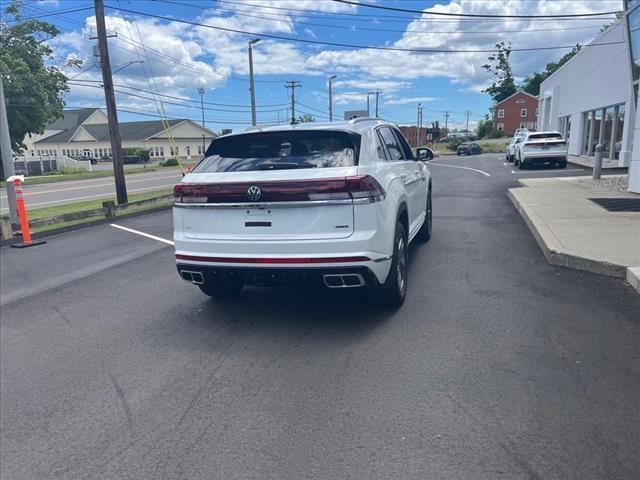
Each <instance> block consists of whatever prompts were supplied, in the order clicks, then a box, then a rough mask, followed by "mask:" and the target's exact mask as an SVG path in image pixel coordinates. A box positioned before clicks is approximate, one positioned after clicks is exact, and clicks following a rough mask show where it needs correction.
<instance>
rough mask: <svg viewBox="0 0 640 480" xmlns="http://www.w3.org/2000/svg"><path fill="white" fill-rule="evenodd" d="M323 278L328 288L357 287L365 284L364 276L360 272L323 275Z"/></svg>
mask: <svg viewBox="0 0 640 480" xmlns="http://www.w3.org/2000/svg"><path fill="white" fill-rule="evenodd" d="M322 280H323V281H324V284H325V286H326V287H327V288H357V287H364V285H365V281H364V278H363V277H362V275H360V274H359V273H338V274H329V275H323V276H322Z"/></svg>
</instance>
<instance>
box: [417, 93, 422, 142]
mask: <svg viewBox="0 0 640 480" xmlns="http://www.w3.org/2000/svg"><path fill="white" fill-rule="evenodd" d="M421 126H422V103H419V104H418V119H417V120H416V147H419V146H420V127H421Z"/></svg>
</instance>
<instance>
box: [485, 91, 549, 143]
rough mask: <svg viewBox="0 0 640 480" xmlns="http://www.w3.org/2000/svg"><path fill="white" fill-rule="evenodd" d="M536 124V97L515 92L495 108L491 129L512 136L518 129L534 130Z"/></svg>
mask: <svg viewBox="0 0 640 480" xmlns="http://www.w3.org/2000/svg"><path fill="white" fill-rule="evenodd" d="M537 124H538V97H536V96H533V95H531V94H529V93H527V92H516V93H514V94H513V95H511V96H510V97H507V98H505V99H504V100H502V101H501V102H500V103H498V104H497V105H496V106H495V109H494V111H493V128H495V129H496V130H499V131H501V132H503V133H504V134H505V135H508V136H512V135H513V134H514V133H516V130H517V129H518V128H528V129H529V130H535V129H536V126H537Z"/></svg>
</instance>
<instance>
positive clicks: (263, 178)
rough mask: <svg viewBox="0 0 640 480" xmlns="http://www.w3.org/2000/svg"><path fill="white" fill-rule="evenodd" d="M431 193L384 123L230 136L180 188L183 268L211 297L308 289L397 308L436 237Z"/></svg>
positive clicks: (177, 211) (424, 174) (177, 225)
mask: <svg viewBox="0 0 640 480" xmlns="http://www.w3.org/2000/svg"><path fill="white" fill-rule="evenodd" d="M431 191H432V188H431V175H430V172H429V169H428V168H427V166H426V164H425V163H424V162H422V161H420V160H418V159H416V158H414V156H413V154H412V152H411V148H410V147H409V144H408V143H407V141H406V140H405V138H404V137H403V136H402V134H401V133H400V131H399V130H398V129H397V128H396V127H395V126H394V125H392V124H389V123H387V122H384V121H381V120H375V119H365V118H357V119H354V120H351V121H348V122H334V123H305V124H299V125H293V126H277V127H269V128H260V127H252V128H250V129H249V130H247V131H245V132H243V133H239V134H231V135H225V136H223V137H219V138H217V139H215V140H214V141H213V142H212V143H211V145H210V146H209V148H208V149H207V152H206V157H205V159H204V160H203V161H202V162H200V163H199V164H198V165H197V166H196V167H195V168H194V170H193V172H191V173H189V174H188V175H186V176H185V177H184V178H183V179H182V181H181V182H180V183H179V184H178V185H176V187H175V205H174V209H173V217H174V240H175V247H176V252H175V254H176V262H177V268H178V271H179V273H180V276H181V277H182V278H183V279H184V280H186V281H188V282H191V283H194V284H196V285H198V286H199V287H200V289H201V290H202V291H203V292H204V293H205V294H207V295H210V296H214V297H220V296H225V295H229V294H234V293H237V292H239V291H240V290H241V289H242V287H243V286H244V285H265V286H271V285H276V286H277V285H297V284H300V283H302V282H304V283H311V284H316V285H323V286H325V287H328V288H350V287H368V288H370V289H371V291H372V293H373V295H372V297H373V298H375V299H378V300H379V301H381V302H382V303H384V304H388V305H400V304H402V302H403V301H404V298H405V294H406V290H407V280H408V279H407V261H408V245H409V243H410V242H411V241H412V240H414V239H418V240H421V241H427V240H429V238H430V237H431V221H432V207H431Z"/></svg>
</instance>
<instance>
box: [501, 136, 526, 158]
mask: <svg viewBox="0 0 640 480" xmlns="http://www.w3.org/2000/svg"><path fill="white" fill-rule="evenodd" d="M526 135H527V134H526V132H524V131H522V132H516V134H515V135H514V136H513V138H512V139H511V141H510V142H509V145H507V155H506V157H507V162H513V160H514V159H515V158H516V145H517V144H518V143H520V142H521V141H522V139H523V138H524V137H526Z"/></svg>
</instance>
